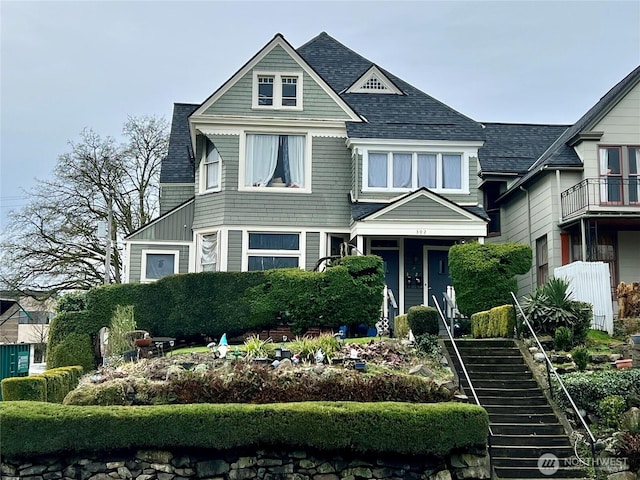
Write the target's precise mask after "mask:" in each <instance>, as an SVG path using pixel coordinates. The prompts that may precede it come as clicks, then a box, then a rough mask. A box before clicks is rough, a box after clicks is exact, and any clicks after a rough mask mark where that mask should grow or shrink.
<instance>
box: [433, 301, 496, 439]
mask: <svg viewBox="0 0 640 480" xmlns="http://www.w3.org/2000/svg"><path fill="white" fill-rule="evenodd" d="M431 298H433V303H434V304H435V306H436V308H437V309H438V313H439V314H440V319H441V320H442V323H444V328H445V329H446V330H447V335H449V340H451V345H453V350H454V351H455V352H456V356H457V357H458V361H459V362H460V367H461V368H462V373H464V377H465V378H466V379H467V383H468V384H469V389H470V390H471V393H472V394H473V398H474V400H475V401H476V404H477V405H478V406H479V407H482V405H481V404H480V400H479V399H478V395H477V394H476V389H475V388H473V383H472V382H471V379H470V378H469V373H468V372H467V368H466V367H465V366H464V362H463V361H462V356H461V355H460V351H459V350H458V347H457V346H456V341H455V339H454V338H453V334H452V333H451V330H450V329H449V325H447V320H446V319H445V318H444V314H443V313H442V309H441V308H440V305H439V304H438V299H437V298H436V296H435V295H432V296H431ZM489 436H491V437H492V436H493V431H492V430H491V426H489Z"/></svg>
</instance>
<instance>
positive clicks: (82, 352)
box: [47, 333, 95, 372]
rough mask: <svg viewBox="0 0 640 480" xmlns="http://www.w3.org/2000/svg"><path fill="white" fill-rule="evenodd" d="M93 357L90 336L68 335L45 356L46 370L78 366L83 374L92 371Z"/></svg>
mask: <svg viewBox="0 0 640 480" xmlns="http://www.w3.org/2000/svg"><path fill="white" fill-rule="evenodd" d="M94 362H95V356H94V351H93V344H92V342H91V336H90V335H88V334H83V333H70V334H69V335H67V336H66V337H65V338H64V340H62V341H61V342H59V343H58V344H57V345H56V346H55V347H53V348H52V349H51V351H50V352H49V355H48V356H47V368H48V369H52V368H56V367H65V366H69V365H80V366H81V367H82V368H83V369H84V371H85V372H89V371H91V370H93V369H94V365H95V363H94Z"/></svg>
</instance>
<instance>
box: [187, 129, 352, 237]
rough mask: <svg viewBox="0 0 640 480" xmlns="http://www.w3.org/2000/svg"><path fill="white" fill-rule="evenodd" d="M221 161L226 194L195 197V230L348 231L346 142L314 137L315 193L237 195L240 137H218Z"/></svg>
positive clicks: (348, 161) (215, 140) (349, 162)
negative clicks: (217, 227) (266, 227)
mask: <svg viewBox="0 0 640 480" xmlns="http://www.w3.org/2000/svg"><path fill="white" fill-rule="evenodd" d="M214 143H215V144H216V146H217V147H218V150H219V151H220V155H221V156H222V161H223V185H224V190H223V191H222V192H218V193H213V194H207V195H199V196H197V197H196V209H195V219H194V228H196V229H198V228H203V227H208V226H213V225H220V224H222V223H224V224H226V225H255V226H257V225H269V226H284V227H300V226H318V227H338V228H344V227H348V225H349V219H350V215H351V211H350V207H349V202H348V193H349V187H350V173H351V159H350V155H349V151H348V150H347V149H346V148H345V146H344V138H333V137H313V139H312V173H311V175H312V182H311V188H312V193H310V194H298V193H278V192H275V191H274V192H270V191H269V192H255V193H253V192H246V191H245V192H238V191H237V188H238V162H239V155H238V146H239V138H238V137H237V136H227V135H220V136H216V137H214Z"/></svg>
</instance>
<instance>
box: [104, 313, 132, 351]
mask: <svg viewBox="0 0 640 480" xmlns="http://www.w3.org/2000/svg"><path fill="white" fill-rule="evenodd" d="M135 329H136V320H135V318H134V307H133V305H118V306H117V307H116V311H115V312H114V314H113V317H111V327H110V328H109V354H110V355H122V354H123V353H124V352H126V351H128V350H131V349H132V348H133V346H132V345H131V338H130V337H128V336H127V332H131V331H133V330H135Z"/></svg>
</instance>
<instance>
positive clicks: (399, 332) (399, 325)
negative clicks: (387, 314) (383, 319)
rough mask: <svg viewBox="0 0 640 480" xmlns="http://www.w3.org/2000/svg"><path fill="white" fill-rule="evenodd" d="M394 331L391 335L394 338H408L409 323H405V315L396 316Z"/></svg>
mask: <svg viewBox="0 0 640 480" xmlns="http://www.w3.org/2000/svg"><path fill="white" fill-rule="evenodd" d="M393 324H394V326H395V327H394V331H393V335H394V336H395V337H396V338H406V337H408V336H409V322H408V321H407V314H406V313H405V314H403V315H398V316H396V318H395V319H394V322H393Z"/></svg>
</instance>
